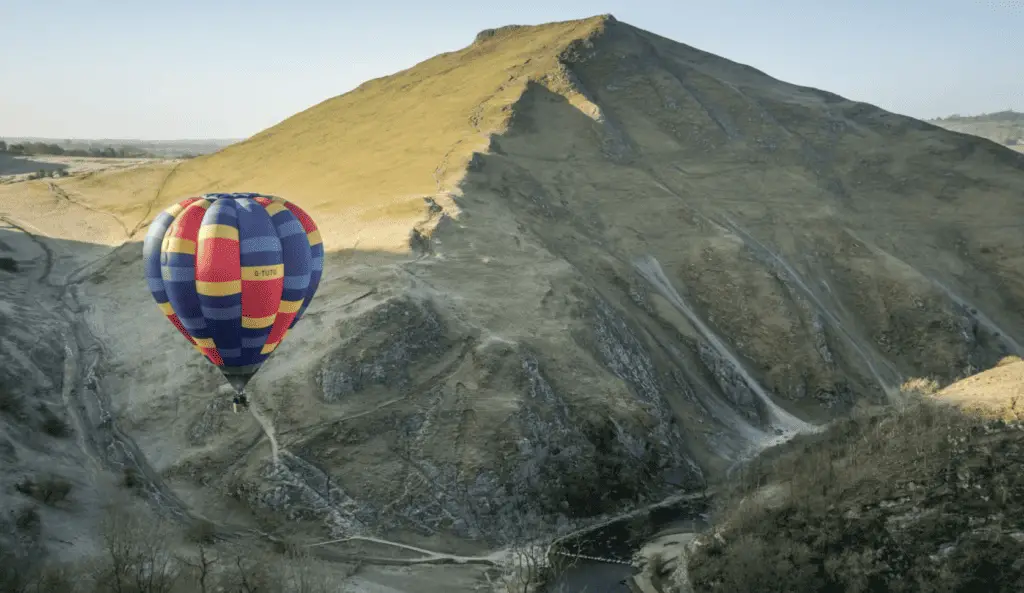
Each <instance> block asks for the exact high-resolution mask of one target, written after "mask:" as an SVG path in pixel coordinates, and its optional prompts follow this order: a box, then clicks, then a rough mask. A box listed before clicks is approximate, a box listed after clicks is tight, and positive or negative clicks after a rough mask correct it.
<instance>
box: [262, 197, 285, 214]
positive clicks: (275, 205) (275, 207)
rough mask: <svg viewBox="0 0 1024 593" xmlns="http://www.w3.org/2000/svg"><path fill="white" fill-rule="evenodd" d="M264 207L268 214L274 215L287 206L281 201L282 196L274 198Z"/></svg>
mask: <svg viewBox="0 0 1024 593" xmlns="http://www.w3.org/2000/svg"><path fill="white" fill-rule="evenodd" d="M263 209H264V210H266V211H267V214H269V215H271V216H273V215H275V214H277V213H278V212H280V211H282V210H284V209H285V207H284V203H283V202H282V201H281V199H280V198H274V199H273V201H272V202H270V203H269V204H267V205H266V206H264V207H263Z"/></svg>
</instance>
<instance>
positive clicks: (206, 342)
mask: <svg viewBox="0 0 1024 593" xmlns="http://www.w3.org/2000/svg"><path fill="white" fill-rule="evenodd" d="M192 339H193V340H195V341H196V346H199V347H200V348H216V347H217V345H216V344H214V343H213V338H192Z"/></svg>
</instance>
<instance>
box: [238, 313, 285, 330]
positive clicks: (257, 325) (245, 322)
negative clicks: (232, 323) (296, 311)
mask: <svg viewBox="0 0 1024 593" xmlns="http://www.w3.org/2000/svg"><path fill="white" fill-rule="evenodd" d="M276 318H277V314H276V313H275V314H273V315H267V316H266V317H246V316H244V315H243V316H242V327H244V328H246V329H263V328H265V327H270V326H271V325H274V320H275V319H276Z"/></svg>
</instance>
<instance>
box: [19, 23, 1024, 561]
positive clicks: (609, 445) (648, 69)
mask: <svg viewBox="0 0 1024 593" xmlns="http://www.w3.org/2000/svg"><path fill="white" fill-rule="evenodd" d="M54 187H56V188H58V189H59V190H60V191H57V190H55V189H54ZM231 190H250V191H262V192H267V193H278V194H281V195H282V196H284V197H287V198H288V199H291V200H294V201H296V202H298V203H300V204H302V206H303V207H304V208H306V209H307V210H308V211H309V212H310V213H311V214H312V215H313V216H314V217H315V218H316V220H317V221H318V223H319V225H320V227H321V228H322V233H323V236H324V238H325V243H326V245H327V247H328V249H329V250H331V251H332V253H330V254H329V256H328V260H327V262H326V265H325V276H324V279H323V281H322V283H321V288H320V292H319V295H318V297H317V298H316V299H315V300H314V304H313V306H312V307H311V308H310V310H309V312H308V313H307V316H306V318H305V320H304V321H303V322H302V323H301V324H300V325H299V326H297V327H296V328H295V330H294V331H293V332H291V333H289V336H288V339H287V340H286V343H285V344H284V345H283V346H282V347H281V348H280V349H279V350H278V351H276V352H275V354H274V357H273V358H272V359H271V362H270V363H268V364H267V365H266V366H265V367H264V369H263V370H261V371H260V373H259V374H258V375H257V376H256V378H255V379H254V381H253V382H252V384H251V389H252V393H253V400H254V402H255V407H256V409H257V410H258V411H259V412H260V414H261V417H260V418H259V419H257V418H250V417H246V416H235V415H233V414H231V412H230V406H228V405H226V404H227V400H226V399H225V398H224V397H223V395H222V394H221V395H214V392H215V390H216V389H217V387H218V386H219V385H221V383H222V381H221V379H220V377H219V375H218V373H217V372H216V371H215V370H214V369H212V368H211V367H210V366H209V365H208V364H207V363H206V362H205V361H203V360H201V359H199V358H198V357H197V356H195V353H194V351H193V350H191V349H190V348H189V347H188V346H187V344H186V343H184V341H183V340H181V339H180V336H177V335H176V334H175V330H174V329H173V328H172V327H171V326H170V325H169V324H167V323H166V321H165V320H164V319H163V318H162V316H161V314H160V312H159V310H158V309H157V308H156V307H155V305H154V304H153V303H152V302H151V299H150V296H149V294H148V293H147V292H146V290H145V286H144V283H143V282H142V280H141V277H142V276H141V274H142V272H141V267H140V266H141V264H140V258H141V248H140V245H139V243H138V240H139V238H140V235H139V234H138V232H137V231H138V229H140V228H143V227H142V224H143V223H144V222H146V221H148V220H149V219H151V218H152V216H153V215H154V214H155V213H157V212H159V209H160V208H161V207H163V206H164V205H166V204H168V203H170V202H172V201H174V200H177V199H179V198H180V197H181V196H183V195H187V194H189V193H196V192H201V191H231ZM1022 191H1024V156H1018V155H1015V154H1014V153H1012V152H1009V151H1006V150H1005V149H1002V148H1000V147H998V146H995V145H993V144H992V143H990V142H987V141H984V140H981V139H976V138H970V137H967V136H962V135H958V134H952V133H949V132H946V131H943V130H940V129H937V128H935V127H934V126H930V125H927V124H924V123H922V122H919V121H917V120H913V119H909V118H904V117H900V116H897V115H893V114H890V113H887V112H885V111H882V110H880V109H878V108H875V107H872V106H870V105H866V104H863V103H855V102H852V101H848V100H845V99H843V98H841V97H838V96H836V95H833V94H830V93H827V92H824V91H819V90H815V89H809V88H803V87H797V86H793V85H790V84H786V83H784V82H781V81H778V80H775V79H773V78H771V77H769V76H767V75H765V74H764V73H761V72H758V71H756V70H754V69H752V68H749V67H747V66H743V65H740V64H735V63H733V62H730V61H728V60H725V59H722V58H719V57H716V56H713V55H710V54H707V53H704V52H701V51H699V50H697V49H694V48H691V47H688V46H685V45H682V44H679V43H676V42H674V41H671V40H668V39H664V38H661V37H659V36H657V35H653V34H651V33H648V32H645V31H642V30H639V29H636V28H633V27H631V26H629V25H626V24H623V23H619V22H617V21H615V20H614V19H611V18H607V17H597V18H593V19H588V20H585V21H578V22H569V23H556V24H551V25H544V26H540V27H518V28H517V27H512V28H503V29H498V30H495V31H491V32H485V33H484V34H481V35H480V36H479V37H478V39H477V40H476V41H475V42H474V43H473V44H472V45H471V46H469V47H468V48H466V49H463V50H460V51H458V52H453V53H450V54H445V55H442V56H438V57H436V58H433V59H431V60H428V61H426V62H424V63H422V64H419V65H417V66H415V67H413V68H411V69H409V70H406V71H404V72H401V73H398V74H396V75H394V76H391V77H387V78H384V79H379V80H375V81H371V82H368V83H366V84H365V85H363V86H362V87H360V88H359V89H357V90H356V91H353V92H352V93H348V94H346V95H342V96H340V97H336V98H334V99H331V100H328V101H326V102H324V103H322V104H321V105H318V106H316V107H314V108H311V109H310V110H308V111H305V112H303V113H301V114H298V115H296V116H295V117H294V118H291V119H289V120H286V121H284V122H282V123H281V124H279V125H278V126H275V127H274V128H271V129H269V130H267V131H265V132H263V133H261V134H258V135H257V136H255V137H253V138H252V139H250V140H248V141H246V142H243V143H240V144H238V145H235V146H232V147H229V148H227V149H225V150H223V151H221V152H218V153H216V154H213V155H207V156H204V157H200V158H196V159H193V160H190V161H187V162H183V163H180V164H172V165H166V166H163V167H162V168H143V169H138V170H135V171H133V172H131V173H127V174H96V175H92V176H89V177H85V178H73V179H69V180H61V181H59V182H53V187H51V186H47V185H45V184H43V182H27V183H24V184H16V185H12V186H4V187H0V210H3V211H4V212H6V215H7V216H9V217H11V218H12V219H16V220H19V221H22V222H24V223H26V225H27V226H26V227H25V228H30V230H31V229H37V231H38V233H39V234H40V235H41V236H43V237H44V239H45V236H47V235H49V236H52V237H54V240H55V239H56V238H63V239H73V238H74V239H79V240H89V241H90V242H91V243H95V244H99V243H103V244H106V245H108V246H114V245H118V244H122V242H123V246H122V247H119V248H117V249H116V250H115V251H104V252H103V258H102V259H98V260H96V263H95V266H93V267H89V268H86V269H85V270H84V271H83V278H88V279H87V280H85V281H84V282H83V283H82V284H81V287H80V291H79V294H80V297H81V299H82V300H83V302H84V303H86V304H87V305H88V306H86V307H83V308H82V310H81V311H80V314H81V315H84V318H85V319H86V320H87V321H88V324H89V328H90V330H91V331H92V332H93V333H94V334H95V336H96V339H97V341H98V342H99V343H101V344H102V349H99V352H100V353H101V356H102V361H101V363H100V364H99V365H98V366H97V369H98V371H97V373H98V385H99V390H100V391H101V392H102V393H103V397H104V398H108V399H109V401H110V402H111V406H112V413H113V415H114V419H115V420H114V421H115V423H116V425H117V426H118V427H119V430H121V431H122V432H123V433H124V434H128V435H132V437H133V438H134V441H135V442H136V443H137V445H138V448H139V451H141V452H142V453H143V454H144V455H145V458H146V459H147V460H148V463H149V465H150V466H151V467H150V468H149V470H147V472H148V473H146V475H147V476H149V477H150V478H152V479H153V480H155V481H159V482H160V483H161V485H162V487H165V488H166V489H167V491H168V492H175V493H177V496H178V497H179V498H180V500H179V501H178V502H177V503H175V504H178V503H180V504H181V505H183V506H191V507H192V508H198V509H207V508H216V509H219V510H220V511H222V512H224V513H228V515H229V516H230V518H231V521H233V522H237V523H246V522H249V523H251V524H259V525H261V526H262V528H263V529H272V530H274V529H283V528H284V527H283V525H282V524H283V522H284V520H285V519H286V520H287V529H288V530H293V531H295V532H296V533H298V534H300V535H304V536H308V537H313V536H314V534H320V535H321V536H327V535H333V536H338V537H340V536H341V535H348V534H352V533H378V534H384V535H386V536H388V537H392V538H397V539H404V540H408V541H415V542H420V543H423V544H424V545H426V544H427V543H432V544H434V545H438V546H442V545H443V546H447V547H458V546H459V545H461V544H459V542H460V541H463V540H466V539H471V540H487V541H492V542H498V541H506V542H507V541H510V540H517V539H522V538H525V537H527V536H528V535H535V534H537V533H541V532H545V531H550V530H557V529H565V528H567V527H568V526H569V525H570V524H572V523H576V522H579V521H583V520H587V519H589V518H592V517H594V516H597V515H601V514H607V513H613V512H616V511H619V510H621V509H624V508H629V507H632V506H636V505H641V504H643V503H645V502H647V501H653V500H656V499H658V498H659V497H661V496H663V495H665V494H667V493H671V492H676V491H678V490H679V489H680V488H682V489H693V488H700V487H702V486H703V484H704V483H705V482H706V481H707V480H709V479H714V478H716V477H720V476H721V475H723V474H724V472H725V471H727V470H728V469H729V468H731V467H734V466H735V464H736V463H737V462H738V461H740V460H741V459H742V458H743V457H744V456H746V455H749V454H751V453H754V452H756V451H758V450H760V449H761V448H762V447H764V446H766V445H768V444H771V443H772V442H775V441H777V440H778V439H779V438H780V436H788V435H791V434H793V433H794V432H801V431H808V430H811V429H812V428H813V425H815V424H819V423H822V422H825V421H827V420H830V419H832V418H834V417H836V416H837V415H840V414H842V413H844V412H845V411H847V410H849V409H850V408H851V407H852V406H853V405H854V404H855V403H856V402H858V401H861V400H864V401H874V402H881V401H885V400H886V398H887V397H888V396H890V395H892V394H894V393H895V392H896V390H897V389H898V386H899V385H900V384H901V383H902V382H903V381H904V379H905V378H907V377H914V376H934V377H936V378H937V379H938V380H939V381H940V382H942V383H949V382H950V381H952V380H953V379H954V378H957V377H960V376H963V375H965V374H968V373H970V372H972V371H973V370H975V369H979V368H988V367H991V366H992V365H994V364H995V363H996V362H997V361H998V360H1000V359H1001V358H1002V357H1003V356H1005V355H1007V354H1014V353H1020V352H1021V347H1020V344H1021V341H1022V340H1024V319H1022V318H1021V317H1020V315H1019V314H1018V313H1017V312H1018V311H1020V310H1021V307H1022V306H1024V272H1022V270H1024V257H1022V255H1021V254H1022V253H1024V235H1022V234H1021V233H1020V232H1019V225H1018V224H1017V223H1016V222H1015V221H1017V220H1020V219H1021V217H1022V216H1024V201H1021V200H1020V195H1021V192H1022ZM62 196H63V197H62ZM89 225H92V227H90V226H89ZM62 253H63V252H62ZM66 253H67V255H68V258H70V259H69V260H68V261H69V263H68V265H69V266H70V265H71V264H72V263H77V264H81V263H84V262H85V261H87V260H88V259H89V258H88V257H87V256H86V254H84V253H82V252H81V250H76V249H68V250H66ZM257 420H261V421H263V422H262V424H261V422H259V421H257ZM268 426H269V429H268V428H267V427H268ZM265 430H267V431H272V434H273V435H274V436H276V441H277V444H278V445H279V447H280V449H281V451H282V453H281V461H282V462H281V463H280V464H279V465H276V466H275V465H273V464H272V463H270V447H269V446H268V444H267V442H266V440H265V436H264V432H265ZM224 509H230V511H228V510H224ZM220 511H219V512H220Z"/></svg>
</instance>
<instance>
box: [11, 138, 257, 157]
mask: <svg viewBox="0 0 1024 593" xmlns="http://www.w3.org/2000/svg"><path fill="white" fill-rule="evenodd" d="M0 140H3V141H4V142H6V143H7V144H22V143H42V144H54V145H57V146H59V147H61V148H62V149H64V150H89V149H90V148H104V147H108V146H109V147H124V148H129V149H133V150H135V151H141V152H145V153H148V154H150V155H153V156H155V157H161V158H176V157H183V156H198V155H201V154H209V153H211V152H217V151H218V150H220V149H222V148H224V147H225V146H229V145H231V144H234V143H235V142H239V141H240V139H234V138H209V139H201V140H133V139H116V138H73V139H67V138H36V137H28V136H23V137H15V136H0Z"/></svg>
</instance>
